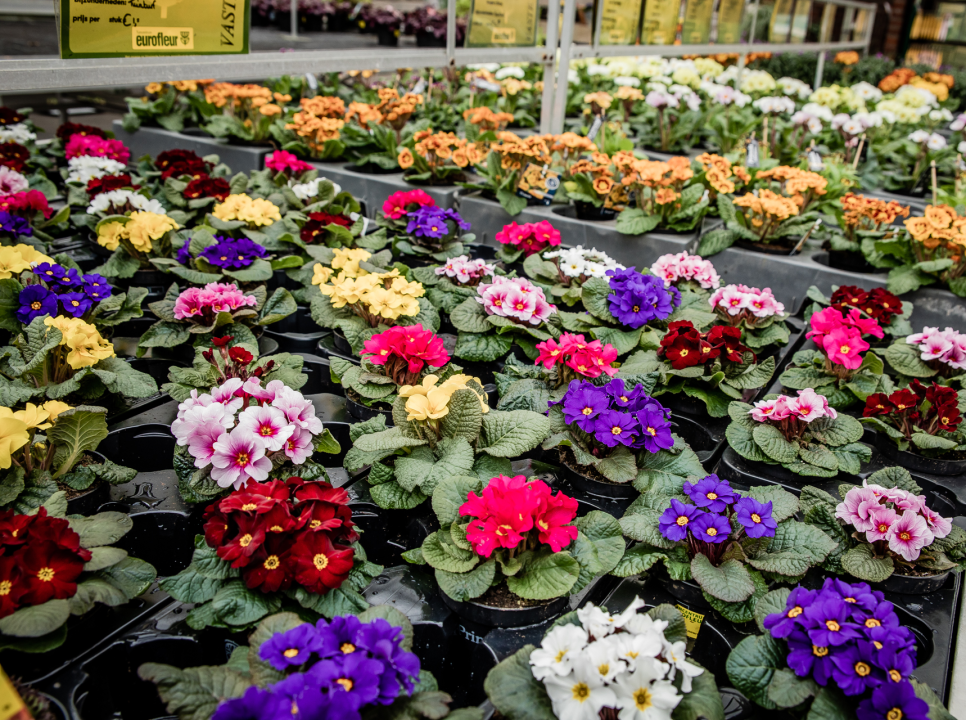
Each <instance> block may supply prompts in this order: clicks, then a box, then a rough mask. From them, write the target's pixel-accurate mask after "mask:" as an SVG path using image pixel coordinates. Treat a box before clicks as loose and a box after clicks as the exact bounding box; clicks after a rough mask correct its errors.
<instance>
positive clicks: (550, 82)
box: [538, 0, 560, 135]
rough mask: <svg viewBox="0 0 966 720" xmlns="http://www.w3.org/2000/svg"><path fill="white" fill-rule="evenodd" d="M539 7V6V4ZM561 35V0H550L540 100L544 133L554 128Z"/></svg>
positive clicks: (541, 128) (541, 127)
mask: <svg viewBox="0 0 966 720" xmlns="http://www.w3.org/2000/svg"><path fill="white" fill-rule="evenodd" d="M538 7H539V6H538ZM559 35H560V0H550V3H549V5H548V6H547V41H546V45H545V46H544V48H545V52H544V55H543V97H542V99H541V101H540V132H541V133H542V134H544V135H546V134H547V133H549V132H550V131H551V130H552V128H553V123H552V119H553V109H554V97H555V93H556V92H557V88H556V82H557V77H558V76H559V73H558V72H557V40H558V37H559Z"/></svg>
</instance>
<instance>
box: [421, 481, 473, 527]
mask: <svg viewBox="0 0 966 720" xmlns="http://www.w3.org/2000/svg"><path fill="white" fill-rule="evenodd" d="M482 489H483V481H482V480H480V479H479V478H477V477H472V476H470V475H454V476H451V477H448V478H446V479H444V480H443V481H442V482H440V483H439V485H437V486H436V490H434V491H433V512H435V513H436V517H437V518H438V519H439V524H440V526H441V527H446V526H447V525H449V524H451V523H453V522H456V521H457V520H458V519H459V517H460V515H459V508H460V506H461V505H463V503H465V502H466V498H467V496H468V495H469V493H471V492H475V493H479V492H480V491H481V490H482Z"/></svg>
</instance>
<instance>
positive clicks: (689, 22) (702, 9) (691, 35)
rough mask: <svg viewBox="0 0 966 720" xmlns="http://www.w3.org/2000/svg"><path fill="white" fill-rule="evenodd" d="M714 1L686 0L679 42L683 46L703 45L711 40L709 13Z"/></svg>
mask: <svg viewBox="0 0 966 720" xmlns="http://www.w3.org/2000/svg"><path fill="white" fill-rule="evenodd" d="M713 10H714V0H688V4H687V5H686V6H685V8H684V23H683V24H682V25H681V42H682V43H683V44H685V45H704V44H705V43H707V42H708V41H709V40H710V39H711V12H712V11H713Z"/></svg>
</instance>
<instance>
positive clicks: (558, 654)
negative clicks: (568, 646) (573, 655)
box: [554, 650, 567, 662]
mask: <svg viewBox="0 0 966 720" xmlns="http://www.w3.org/2000/svg"><path fill="white" fill-rule="evenodd" d="M566 655H567V651H566V650H561V651H560V652H558V653H557V657H556V658H554V662H560V661H561V660H563V659H564V657H566Z"/></svg>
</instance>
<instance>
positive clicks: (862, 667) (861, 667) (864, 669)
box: [855, 662, 872, 677]
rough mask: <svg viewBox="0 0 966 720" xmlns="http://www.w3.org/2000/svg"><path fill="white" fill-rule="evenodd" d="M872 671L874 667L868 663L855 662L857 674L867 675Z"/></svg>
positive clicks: (860, 675)
mask: <svg viewBox="0 0 966 720" xmlns="http://www.w3.org/2000/svg"><path fill="white" fill-rule="evenodd" d="M870 672H872V668H870V667H869V665H868V664H867V663H864V662H857V663H855V674H856V675H858V676H859V677H865V676H866V675H868V674H869V673H870Z"/></svg>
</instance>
